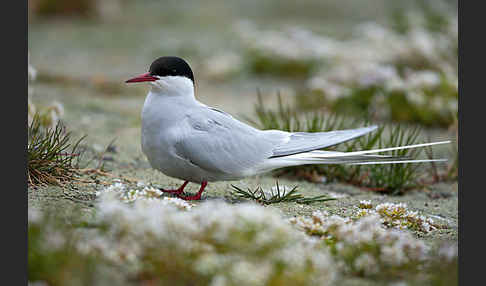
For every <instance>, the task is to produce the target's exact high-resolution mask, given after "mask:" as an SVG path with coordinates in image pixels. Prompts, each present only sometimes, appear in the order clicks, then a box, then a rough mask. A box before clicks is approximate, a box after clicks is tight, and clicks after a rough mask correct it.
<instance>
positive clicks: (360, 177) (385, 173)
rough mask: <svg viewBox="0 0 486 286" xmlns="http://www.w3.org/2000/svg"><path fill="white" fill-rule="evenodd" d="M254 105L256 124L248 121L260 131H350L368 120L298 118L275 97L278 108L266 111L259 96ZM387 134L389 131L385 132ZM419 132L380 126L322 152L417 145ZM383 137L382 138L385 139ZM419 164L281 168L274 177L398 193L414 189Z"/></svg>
mask: <svg viewBox="0 0 486 286" xmlns="http://www.w3.org/2000/svg"><path fill="white" fill-rule="evenodd" d="M258 98H259V101H258V103H257V104H256V106H255V112H256V114H257V118H258V121H252V120H248V121H249V122H250V123H252V124H254V125H255V126H258V127H259V128H262V129H280V130H284V131H288V132H325V131H332V130H340V129H351V128H357V127H359V126H364V125H368V124H367V121H368V120H366V119H365V120H362V122H364V123H361V124H358V122H359V121H358V120H356V119H351V120H345V119H344V118H342V117H338V116H336V115H333V114H331V115H329V114H326V113H323V112H321V111H313V112H310V113H307V114H305V115H300V114H299V113H298V112H297V111H296V110H295V109H293V108H292V107H290V106H288V105H284V104H283V103H282V99H281V97H280V94H277V98H278V109H277V110H276V111H273V110H269V109H266V108H265V107H264V105H263V102H262V99H261V94H260V93H259V92H258ZM385 131H389V132H385ZM419 135H420V129H419V128H418V127H416V128H411V129H406V128H404V127H403V126H400V125H396V126H387V128H385V127H384V126H381V127H379V128H378V129H377V130H376V131H374V132H372V133H370V134H367V135H365V136H362V137H360V138H357V139H354V140H351V141H348V142H344V143H342V144H339V145H338V146H333V147H329V148H327V149H326V150H335V151H342V152H350V151H359V150H368V149H374V148H388V147H396V146H403V145H411V144H416V143H418V138H419ZM385 136H386V137H385ZM422 151H423V149H404V150H395V151H392V152H391V154H390V155H392V156H398V157H406V158H416V157H417V156H419V155H420V153H421V152H422ZM420 166H422V164H420V163H415V164H376V165H339V164H337V165H304V166H295V167H287V168H282V169H280V170H278V171H276V172H274V174H276V175H277V176H280V175H290V176H293V177H298V178H305V179H307V180H311V181H314V182H318V181H322V180H323V179H325V180H326V181H341V182H347V183H350V184H353V185H356V186H360V187H366V188H369V189H372V190H375V191H381V192H385V193H392V194H399V193H401V192H403V191H405V190H407V189H410V188H413V187H417V186H418V177H419V173H418V170H419V167H420Z"/></svg>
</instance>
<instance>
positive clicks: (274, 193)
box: [231, 182, 336, 205]
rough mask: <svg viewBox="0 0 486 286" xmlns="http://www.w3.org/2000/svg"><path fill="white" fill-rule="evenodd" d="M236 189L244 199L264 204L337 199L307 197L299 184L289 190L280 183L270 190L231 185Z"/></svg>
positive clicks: (236, 194)
mask: <svg viewBox="0 0 486 286" xmlns="http://www.w3.org/2000/svg"><path fill="white" fill-rule="evenodd" d="M231 186H232V187H233V188H234V189H235V190H234V191H233V192H234V193H233V194H234V195H235V196H237V197H240V198H243V199H251V200H254V201H256V202H258V203H260V204H263V205H270V204H275V203H281V202H295V203H298V204H310V203H315V202H325V201H332V200H336V199H335V198H329V197H328V196H327V195H321V196H316V197H311V198H306V197H304V196H303V195H301V194H299V193H298V192H297V186H295V187H294V188H292V190H290V191H289V192H287V191H286V188H283V189H280V186H279V185H278V182H277V186H276V188H275V190H273V189H271V190H270V192H265V191H264V190H263V189H262V187H257V188H256V189H255V190H253V191H252V190H251V189H250V188H248V190H247V191H245V190H242V189H240V188H238V187H237V186H235V185H231Z"/></svg>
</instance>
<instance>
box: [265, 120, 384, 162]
mask: <svg viewBox="0 0 486 286" xmlns="http://www.w3.org/2000/svg"><path fill="white" fill-rule="evenodd" d="M376 128H377V126H369V127H363V128H357V129H349V130H336V131H329V132H315V133H306V132H295V133H291V135H290V137H289V139H290V140H288V142H285V143H283V144H281V145H279V146H277V147H276V148H274V150H273V156H272V157H279V156H286V155H292V154H297V153H303V152H308V151H312V150H316V149H321V148H325V147H329V146H333V145H336V144H339V143H342V142H345V141H348V140H351V139H354V138H357V137H360V136H363V135H365V134H367V133H369V132H371V131H373V130H375V129H376Z"/></svg>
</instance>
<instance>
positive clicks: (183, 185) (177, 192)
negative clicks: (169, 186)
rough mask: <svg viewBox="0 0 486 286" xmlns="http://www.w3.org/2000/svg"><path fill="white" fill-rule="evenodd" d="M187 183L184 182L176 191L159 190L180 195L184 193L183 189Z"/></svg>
mask: <svg viewBox="0 0 486 286" xmlns="http://www.w3.org/2000/svg"><path fill="white" fill-rule="evenodd" d="M188 183H189V181H185V182H184V184H182V186H180V187H179V188H178V189H177V190H164V189H160V190H161V191H162V192H164V193H169V194H176V195H180V194H182V193H183V192H184V188H185V187H186V185H187V184H188Z"/></svg>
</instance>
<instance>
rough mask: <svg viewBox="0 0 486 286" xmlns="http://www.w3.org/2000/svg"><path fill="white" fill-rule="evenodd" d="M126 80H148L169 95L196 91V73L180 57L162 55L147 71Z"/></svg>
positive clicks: (131, 81)
mask: <svg viewBox="0 0 486 286" xmlns="http://www.w3.org/2000/svg"><path fill="white" fill-rule="evenodd" d="M125 82H126V83H137V82H148V83H149V84H150V85H151V86H152V88H154V89H156V90H157V91H159V92H162V93H164V94H168V95H177V94H180V93H188V92H190V93H194V74H193V73H192V70H191V67H190V66H189V64H188V63H187V62H186V61H185V60H183V59H181V58H179V57H160V58H158V59H156V60H155V61H153V62H152V64H151V65H150V68H149V71H148V72H147V73H144V74H141V75H138V76H136V77H134V78H131V79H129V80H127V81H125Z"/></svg>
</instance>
